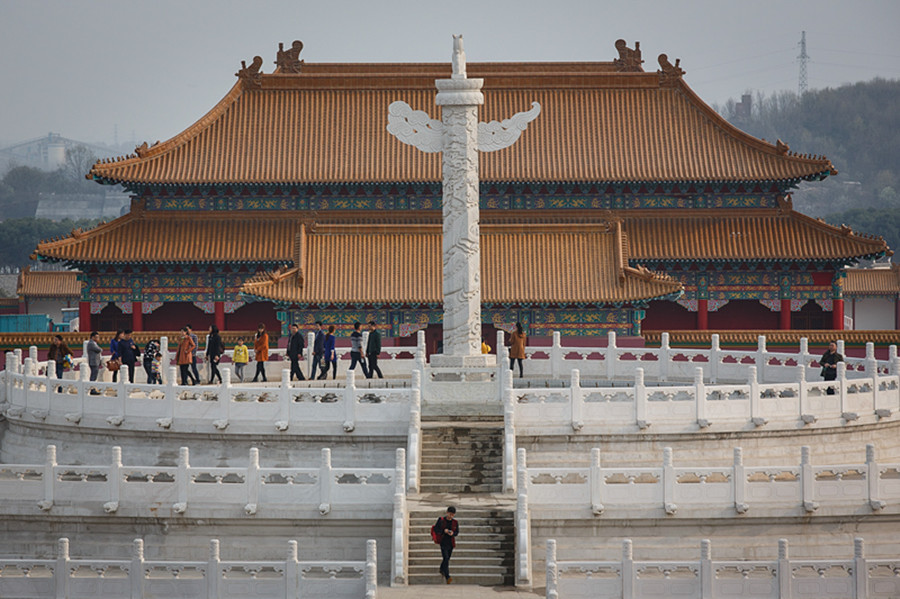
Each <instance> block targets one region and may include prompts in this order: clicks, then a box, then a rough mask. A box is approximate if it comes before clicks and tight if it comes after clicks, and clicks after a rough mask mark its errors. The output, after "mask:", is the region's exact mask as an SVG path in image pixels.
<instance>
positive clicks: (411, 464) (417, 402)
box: [406, 370, 422, 493]
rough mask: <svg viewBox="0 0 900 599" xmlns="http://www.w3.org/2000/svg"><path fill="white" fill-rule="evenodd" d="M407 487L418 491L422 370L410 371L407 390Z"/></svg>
mask: <svg viewBox="0 0 900 599" xmlns="http://www.w3.org/2000/svg"><path fill="white" fill-rule="evenodd" d="M407 448H408V452H407V458H408V463H407V477H406V483H407V489H408V490H409V491H411V492H413V493H418V492H419V464H420V463H421V461H422V372H421V371H420V370H413V371H412V387H411V388H410V391H409V435H408V438H407Z"/></svg>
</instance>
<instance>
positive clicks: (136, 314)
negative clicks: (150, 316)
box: [131, 302, 144, 331]
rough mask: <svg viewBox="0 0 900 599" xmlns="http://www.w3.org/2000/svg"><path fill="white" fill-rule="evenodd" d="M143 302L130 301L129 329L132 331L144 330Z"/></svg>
mask: <svg viewBox="0 0 900 599" xmlns="http://www.w3.org/2000/svg"><path fill="white" fill-rule="evenodd" d="M143 304H144V302H131V329H132V330H133V331H143V330H144V311H143V307H144V306H143Z"/></svg>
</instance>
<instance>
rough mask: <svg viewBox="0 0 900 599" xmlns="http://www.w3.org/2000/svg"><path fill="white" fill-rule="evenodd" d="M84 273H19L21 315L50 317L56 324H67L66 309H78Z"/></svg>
mask: <svg viewBox="0 0 900 599" xmlns="http://www.w3.org/2000/svg"><path fill="white" fill-rule="evenodd" d="M80 274H81V273H79V272H75V271H68V270H48V271H43V270H31V269H30V268H24V269H22V271H21V272H20V273H19V282H18V285H17V287H16V295H17V296H18V297H19V313H20V314H46V315H48V316H49V317H50V318H51V319H52V320H53V322H54V323H62V322H64V321H66V318H65V317H64V316H63V309H64V308H77V307H78V302H79V300H80V299H81V281H80V280H79V275H80Z"/></svg>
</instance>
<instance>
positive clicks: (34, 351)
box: [28, 345, 38, 364]
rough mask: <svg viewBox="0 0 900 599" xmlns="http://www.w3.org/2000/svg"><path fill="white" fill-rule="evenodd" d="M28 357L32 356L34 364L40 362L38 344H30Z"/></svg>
mask: <svg viewBox="0 0 900 599" xmlns="http://www.w3.org/2000/svg"><path fill="white" fill-rule="evenodd" d="M28 357H29V358H31V363H32V364H37V362H38V348H37V346H36V345H29V346H28Z"/></svg>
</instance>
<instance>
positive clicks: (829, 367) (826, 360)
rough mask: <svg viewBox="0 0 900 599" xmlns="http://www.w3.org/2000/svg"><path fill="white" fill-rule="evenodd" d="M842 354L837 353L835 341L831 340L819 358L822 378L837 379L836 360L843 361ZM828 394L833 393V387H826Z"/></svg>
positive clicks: (827, 379)
mask: <svg viewBox="0 0 900 599" xmlns="http://www.w3.org/2000/svg"><path fill="white" fill-rule="evenodd" d="M843 361H844V356H842V355H841V354H839V353H838V350H837V343H835V342H834V341H832V342H831V343H829V344H828V350H827V351H826V352H825V353H824V354H822V357H821V358H819V366H821V367H822V378H823V379H824V380H826V381H833V380H835V379H837V365H838V362H843ZM825 393H826V394H828V395H834V387H828V390H827V391H826V392H825Z"/></svg>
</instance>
